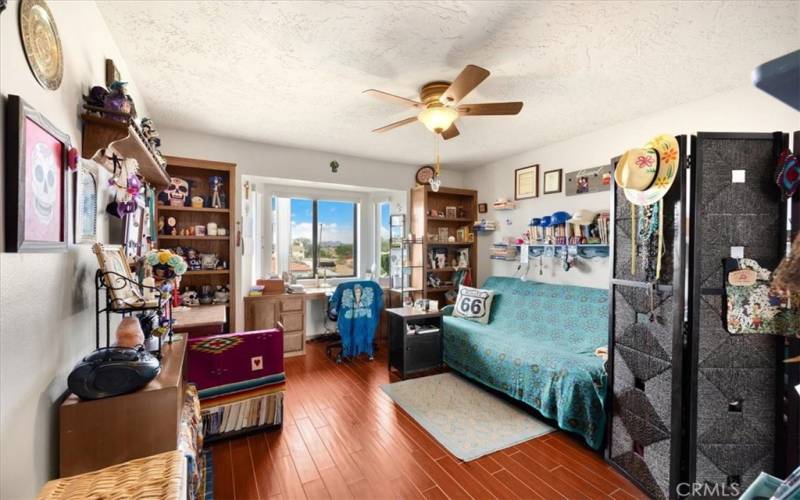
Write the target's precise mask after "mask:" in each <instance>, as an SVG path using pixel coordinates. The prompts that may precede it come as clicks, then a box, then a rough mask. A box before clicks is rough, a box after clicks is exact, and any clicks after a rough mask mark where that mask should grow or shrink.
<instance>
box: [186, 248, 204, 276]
mask: <svg viewBox="0 0 800 500" xmlns="http://www.w3.org/2000/svg"><path fill="white" fill-rule="evenodd" d="M186 257H187V262H188V265H189V270H190V271H199V270H201V269H202V263H201V262H200V256H199V255H198V253H197V250H195V249H194V248H190V249H189V251H188V252H186Z"/></svg>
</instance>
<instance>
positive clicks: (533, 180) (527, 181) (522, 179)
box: [514, 165, 539, 200]
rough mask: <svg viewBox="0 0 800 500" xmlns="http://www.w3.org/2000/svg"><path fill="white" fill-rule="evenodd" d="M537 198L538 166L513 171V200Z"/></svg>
mask: <svg viewBox="0 0 800 500" xmlns="http://www.w3.org/2000/svg"><path fill="white" fill-rule="evenodd" d="M538 196H539V165H530V166H527V167H522V168H518V169H516V170H514V199H515V200H526V199H528V198H537V197H538Z"/></svg>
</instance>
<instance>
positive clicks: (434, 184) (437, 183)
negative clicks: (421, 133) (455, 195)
mask: <svg viewBox="0 0 800 500" xmlns="http://www.w3.org/2000/svg"><path fill="white" fill-rule="evenodd" d="M433 151H434V154H435V155H436V161H435V162H434V164H433V177H431V180H430V181H428V184H429V185H430V186H431V191H433V192H434V193H437V192H438V191H439V187H441V185H442V179H441V178H439V175H440V174H441V173H442V167H441V165H440V164H439V134H434V135H433Z"/></svg>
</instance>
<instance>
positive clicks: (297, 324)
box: [244, 293, 306, 357]
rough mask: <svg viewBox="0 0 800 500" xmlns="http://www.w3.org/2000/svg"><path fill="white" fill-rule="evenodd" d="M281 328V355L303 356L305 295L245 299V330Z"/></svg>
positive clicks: (264, 296)
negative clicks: (279, 326)
mask: <svg viewBox="0 0 800 500" xmlns="http://www.w3.org/2000/svg"><path fill="white" fill-rule="evenodd" d="M278 322H280V323H281V324H282V325H283V329H284V332H283V355H284V356H285V357H288V356H299V355H302V354H305V353H306V294H303V293H298V294H288V293H281V294H274V295H261V296H257V297H245V298H244V329H245V331H248V332H252V331H253V330H267V329H269V328H274V327H275V324H276V323H278Z"/></svg>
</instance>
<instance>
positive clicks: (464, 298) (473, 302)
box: [453, 285, 494, 325]
mask: <svg viewBox="0 0 800 500" xmlns="http://www.w3.org/2000/svg"><path fill="white" fill-rule="evenodd" d="M493 298H494V291H492V290H481V289H480V288H471V287H468V286H464V285H461V287H459V289H458V297H457V298H456V304H455V307H454V308H453V316H457V317H459V318H464V319H468V320H470V321H475V322H477V323H483V324H484V325H485V324H487V323H488V322H489V314H490V313H491V311H492V299H493Z"/></svg>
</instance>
